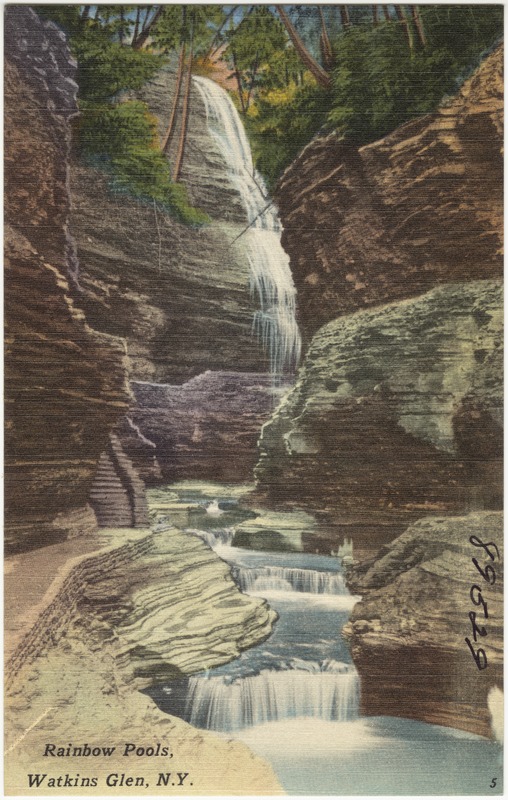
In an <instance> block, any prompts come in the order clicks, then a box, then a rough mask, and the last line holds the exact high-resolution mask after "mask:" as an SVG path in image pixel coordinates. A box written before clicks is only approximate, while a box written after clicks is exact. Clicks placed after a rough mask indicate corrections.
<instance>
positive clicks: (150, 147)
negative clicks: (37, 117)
mask: <svg viewBox="0 0 508 800" xmlns="http://www.w3.org/2000/svg"><path fill="white" fill-rule="evenodd" d="M82 8H83V7H82V6H81V7H80V6H40V7H39V8H38V10H39V13H42V15H43V16H45V17H46V18H48V19H51V20H53V21H54V22H56V23H57V24H58V25H59V26H60V27H61V28H62V29H63V30H64V31H65V32H66V33H67V35H68V37H69V43H70V46H71V49H72V52H73V54H74V56H75V58H76V59H77V62H78V75H77V80H78V85H79V106H80V111H81V115H80V118H79V121H78V123H77V126H76V131H77V142H76V146H77V150H78V151H79V152H80V153H81V155H82V156H83V157H85V158H87V159H88V160H89V161H90V160H91V161H92V162H93V163H94V164H96V165H99V166H101V167H102V168H103V169H106V170H107V171H108V172H109V173H110V175H111V187H112V189H113V190H115V191H120V192H129V193H130V194H132V195H133V196H134V197H137V198H140V199H142V200H150V201H152V202H156V203H158V204H160V206H161V207H162V208H165V209H166V210H167V211H169V212H170V213H171V214H172V215H173V216H175V217H176V218H177V219H179V220H181V221H182V222H187V223H194V224H203V223H205V222H206V221H207V220H208V217H207V216H206V214H203V213H202V212H201V211H199V210H198V209H195V208H193V207H192V206H191V205H190V204H189V201H188V198H187V193H186V190H185V188H184V187H183V186H181V185H177V184H175V183H173V182H172V181H171V174H170V167H169V163H168V161H167V159H166V157H165V156H164V154H163V153H162V152H161V151H160V149H159V143H158V136H157V126H156V120H155V119H154V118H153V117H151V116H150V115H149V114H148V111H147V108H146V106H145V104H144V103H141V102H139V101H129V102H124V103H118V102H117V101H118V95H119V94H120V93H121V92H122V91H129V90H136V89H139V88H141V87H142V86H143V84H144V83H146V81H147V80H149V79H150V78H151V77H152V76H153V75H154V74H155V72H156V71H157V69H159V68H160V67H161V66H162V64H163V63H164V56H162V55H158V54H154V53H152V52H150V51H149V50H135V49H134V48H133V47H131V46H130V45H129V43H128V42H126V38H127V37H128V36H129V34H131V33H132V30H131V29H133V28H134V26H135V17H136V7H135V6H105V5H103V6H97V7H92V8H94V9H95V14H94V17H93V18H90V17H89V16H85V15H84V14H83V12H82V11H81V9H82ZM165 14H166V16H167V21H169V22H171V21H173V22H175V21H176V19H180V17H181V7H178V8H176V7H171V6H168V7H166V9H165ZM161 24H162V23H161ZM168 46H169V44H168Z"/></svg>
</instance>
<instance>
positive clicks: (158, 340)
mask: <svg viewBox="0 0 508 800" xmlns="http://www.w3.org/2000/svg"><path fill="white" fill-rule="evenodd" d="M174 77H175V76H174V70H173V69H172V68H170V67H168V68H167V69H165V70H162V71H161V72H159V73H158V74H157V75H156V76H155V77H154V79H153V80H152V81H151V82H149V83H148V84H147V85H146V86H145V88H144V89H143V91H142V92H140V93H139V97H140V99H141V100H143V101H145V102H146V103H147V105H148V108H149V110H150V112H151V113H152V114H153V115H154V116H155V117H156V118H157V119H158V121H159V131H160V134H161V136H162V135H163V133H164V130H165V127H166V124H167V121H168V119H169V115H170V111H171V103H172V92H173V84H174ZM177 140H178V137H176V141H175V144H176V143H177ZM172 153H173V151H172V150H170V153H169V156H170V161H171V157H172ZM182 181H183V182H184V184H185V185H188V186H189V193H190V197H191V200H192V202H193V203H195V204H196V205H197V206H198V207H200V208H202V209H203V210H204V211H206V212H207V213H208V214H209V215H210V217H211V222H210V224H208V225H204V226H202V227H195V226H192V225H183V224H179V223H178V222H176V221H175V220H174V219H173V218H172V217H171V216H170V215H169V214H168V213H165V212H164V211H162V210H160V209H159V210H157V209H154V207H153V204H151V203H142V202H138V201H137V200H135V199H133V198H130V197H129V196H127V195H122V194H118V193H117V194H115V193H114V192H112V191H111V190H110V188H109V180H108V178H107V177H106V175H105V174H104V173H102V172H100V171H99V170H97V169H93V168H91V167H87V166H84V165H83V164H81V163H78V162H77V161H75V162H74V164H73V167H72V176H71V191H72V196H73V214H72V226H73V232H74V235H75V238H76V242H77V248H78V253H79V257H80V261H81V271H80V277H79V282H80V285H81V287H82V288H83V290H84V291H83V292H82V293H78V294H77V295H76V299H77V302H79V304H80V305H81V306H82V307H83V308H84V309H85V310H86V313H87V316H88V318H89V319H90V320H91V321H92V324H93V325H94V326H95V327H96V328H98V329H100V330H103V331H106V332H108V333H113V334H115V335H120V336H122V337H125V338H126V340H127V343H128V352H129V359H130V371H131V378H132V379H134V380H142V381H154V382H158V383H181V382H184V381H185V380H188V379H189V378H191V377H193V376H195V375H198V374H199V373H202V372H205V370H207V369H211V370H218V371H221V370H238V371H246V372H251V371H252V372H260V371H263V370H267V360H266V358H265V357H264V354H263V352H262V349H261V348H260V346H259V344H258V342H257V341H256V339H255V338H254V337H253V336H252V319H253V314H254V310H255V308H256V304H255V301H254V300H253V299H252V298H251V295H250V289H249V281H250V268H249V262H248V257H247V252H246V248H245V243H244V242H245V240H244V239H242V238H239V239H238V241H234V240H235V239H236V237H237V236H239V234H240V233H241V232H242V231H243V230H244V228H245V226H246V224H247V222H246V214H245V210H244V209H243V208H242V205H241V201H240V197H239V195H238V192H237V191H236V190H235V187H233V186H232V184H231V182H230V180H229V178H228V176H227V170H226V164H225V162H224V158H223V157H222V155H221V153H220V152H219V150H218V147H217V145H216V144H215V142H214V141H213V138H212V137H211V136H210V135H209V134H208V133H207V130H206V113H205V106H204V103H203V100H202V99H201V96H200V94H199V92H198V90H197V89H196V88H195V87H193V88H192V90H191V105H190V118H189V134H188V141H187V145H186V150H185V159H184V162H183V171H182Z"/></svg>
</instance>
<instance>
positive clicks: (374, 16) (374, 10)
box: [372, 6, 379, 28]
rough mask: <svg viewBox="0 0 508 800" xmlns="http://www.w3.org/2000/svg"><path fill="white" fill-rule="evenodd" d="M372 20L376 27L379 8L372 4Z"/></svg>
mask: <svg viewBox="0 0 508 800" xmlns="http://www.w3.org/2000/svg"><path fill="white" fill-rule="evenodd" d="M372 22H373V23H374V27H376V28H377V26H378V25H379V9H378V7H377V6H372Z"/></svg>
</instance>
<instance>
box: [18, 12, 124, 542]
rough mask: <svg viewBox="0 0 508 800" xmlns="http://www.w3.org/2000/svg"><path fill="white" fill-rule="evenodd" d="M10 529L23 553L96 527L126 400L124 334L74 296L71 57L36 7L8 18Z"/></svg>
mask: <svg viewBox="0 0 508 800" xmlns="http://www.w3.org/2000/svg"><path fill="white" fill-rule="evenodd" d="M5 40H6V48H5V56H6V66H5V223H6V224H5V276H6V280H5V322H6V343H7V344H6V355H5V391H6V440H5V456H6V459H5V467H6V486H5V494H6V535H5V541H6V545H7V547H8V548H10V549H12V550H20V549H21V550H22V549H26V548H30V547H34V546H41V545H44V544H48V543H49V542H52V541H55V540H58V539H64V538H66V536H67V535H69V534H81V533H84V532H89V531H90V530H93V529H94V528H95V526H96V521H95V517H94V515H93V513H92V511H91V509H90V507H89V506H88V504H87V501H88V496H89V492H90V488H91V485H92V481H93V477H94V474H95V471H96V468H97V462H98V459H99V456H100V454H101V452H102V451H103V450H104V448H105V447H106V445H107V442H108V436H109V431H110V429H111V428H112V426H113V425H114V423H115V421H116V420H117V419H118V418H119V417H120V416H121V415H122V414H123V413H125V411H126V409H127V407H128V402H129V389H128V384H127V362H126V353H125V345H124V343H123V342H122V341H121V340H120V339H118V338H114V337H112V336H109V335H107V334H105V333H98V332H97V331H94V330H92V329H91V328H90V327H89V325H88V323H87V321H86V319H85V317H84V315H83V312H82V311H80V310H79V309H78V308H76V306H75V304H74V302H73V300H72V299H71V296H70V290H69V285H68V282H67V275H68V271H69V268H70V267H71V265H72V264H73V263H74V260H75V254H74V246H73V241H72V237H71V235H70V233H69V213H70V202H69V192H68V177H69V176H68V162H69V147H70V126H69V119H70V118H71V117H72V116H73V115H75V114H76V113H77V107H76V99H75V98H76V91H77V86H76V84H75V82H74V73H75V63H74V62H73V60H72V58H71V56H70V53H69V50H68V48H67V45H66V42H65V38H64V36H63V34H62V33H60V32H59V31H58V29H57V28H56V27H55V26H54V25H53V24H51V23H45V22H42V21H41V20H40V19H39V18H38V17H37V15H36V14H35V13H34V12H33V11H32V10H31V9H29V8H27V7H23V6H11V7H9V9H7V11H6V16H5Z"/></svg>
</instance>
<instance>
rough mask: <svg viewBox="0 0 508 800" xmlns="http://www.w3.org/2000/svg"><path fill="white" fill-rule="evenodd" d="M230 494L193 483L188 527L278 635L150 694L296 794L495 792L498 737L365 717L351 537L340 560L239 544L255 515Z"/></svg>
mask: <svg viewBox="0 0 508 800" xmlns="http://www.w3.org/2000/svg"><path fill="white" fill-rule="evenodd" d="M215 489H216V487H214V489H213V491H215ZM235 496H236V495H235ZM221 497H222V500H221V501H220V502H219V501H218V499H215V500H214V495H213V494H212V495H211V496H209V495H208V494H207V495H206V497H205V496H204V494H203V491H202V488H201V487H200V486H199V485H198V488H197V489H192V488H191V485H190V484H189V485H185V486H183V485H182V487H181V488H180V490H179V493H178V498H179V501H180V502H183V503H191V504H192V503H195V504H197V505H200V506H201V511H200V513H199V514H197V515H196V518H195V522H193V527H192V528H186V530H187V531H188V533H189V535H192V534H193V535H197V536H200V537H201V538H202V539H203V540H204V541H206V542H207V543H208V544H209V545H210V546H211V547H213V549H214V550H215V551H216V552H217V554H218V555H220V557H221V558H222V559H223V560H224V561H226V562H227V563H228V564H229V565H230V567H231V574H232V576H233V578H234V579H235V580H236V582H237V583H238V585H239V586H240V588H242V590H243V591H244V592H247V593H249V594H253V595H256V596H258V597H259V596H261V597H263V598H265V599H266V600H267V601H268V603H269V604H270V606H271V607H272V608H274V609H275V610H276V611H277V613H278V615H279V618H278V620H277V622H276V624H275V627H274V630H273V632H272V634H271V635H270V637H269V638H268V639H266V640H265V641H263V642H261V643H260V644H258V645H256V646H255V647H252V648H250V649H248V650H246V651H244V652H243V653H242V654H241V655H240V656H239V657H238V658H236V659H235V660H233V661H230V662H229V663H226V664H223V665H222V666H219V667H215V668H214V669H211V670H209V671H208V672H202V673H198V674H195V675H192V676H188V677H185V676H184V677H182V678H179V679H176V680H174V681H171V682H170V683H169V684H166V685H165V686H163V687H159V688H157V689H152V690H150V694H151V696H152V697H153V698H154V700H156V702H157V703H158V704H159V706H160V707H161V708H162V709H163V710H164V711H166V712H168V713H170V714H173V715H177V716H179V717H182V718H183V719H185V720H187V721H188V722H190V723H192V724H193V725H195V726H196V727H198V728H206V729H210V730H213V731H215V732H217V733H218V734H219V735H223V736H225V737H228V738H234V739H236V740H240V741H243V742H245V743H246V744H247V745H248V746H249V748H251V750H253V751H254V752H255V753H257V754H258V755H260V756H261V757H262V758H264V759H266V760H267V761H268V762H269V763H270V764H271V766H272V768H273V769H274V771H275V773H276V775H277V777H278V778H279V780H280V782H281V785H282V787H283V788H284V790H285V791H286V792H287V793H288V794H295V795H296V794H303V795H328V796H337V795H358V794H360V795H363V796H365V795H368V794H373V795H376V796H379V795H380V794H383V795H390V796H391V795H397V794H401V788H402V787H403V792H402V793H403V794H405V795H408V796H409V795H422V794H426V795H439V794H443V793H446V794H447V795H448V794H454V793H455V794H469V795H470V794H479V795H483V794H485V775H487V776H488V781H487V783H488V782H489V781H491V777H490V776H494V775H497V776H500V775H501V752H500V749H499V748H498V747H497V746H496V745H495V743H494V742H491V741H489V740H488V739H482V738H481V737H477V736H473V735H472V734H467V733H465V732H464V731H454V730H453V729H452V728H442V727H439V726H435V725H429V724H427V723H423V722H416V721H415V720H408V719H401V718H390V717H362V715H361V713H360V711H359V678H358V675H357V672H356V670H355V668H354V665H353V664H352V661H351V654H350V653H349V649H348V647H347V645H346V643H345V641H344V639H343V638H342V636H341V635H340V631H341V630H342V628H343V627H344V624H345V623H346V621H347V620H348V618H349V615H350V612H351V609H352V606H353V605H354V603H355V602H356V598H354V597H352V596H351V595H350V594H349V593H348V591H347V587H345V585H344V581H343V566H342V565H343V563H344V562H345V563H347V561H348V560H350V559H351V558H352V556H353V548H352V543H351V541H349V540H346V541H344V542H343V543H341V544H340V546H339V547H338V548H337V553H338V554H339V557H329V556H321V555H317V554H311V553H303V552H295V551H291V552H289V551H285V552H273V551H268V550H263V551H261V550H259V551H256V550H247V549H243V548H239V547H235V546H234V544H233V542H234V536H235V532H236V530H237V529H238V526H239V525H240V526H241V524H242V522H243V521H245V520H247V519H249V517H250V519H251V522H249V525H250V524H254V523H253V522H252V514H253V512H250V514H249V512H247V509H241V508H240V507H238V506H237V504H235V501H234V497H233V495H230V494H229V492H222V494H221ZM226 497H227V499H226ZM173 500H174V497H173ZM210 501H211V502H210ZM205 503H206V505H205ZM236 503H237V501H236ZM246 515H247V516H246ZM254 516H256V515H255V514H254ZM478 765H482V768H481V769H479V768H478Z"/></svg>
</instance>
